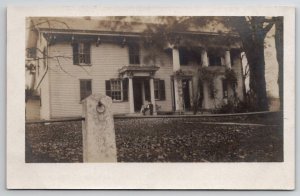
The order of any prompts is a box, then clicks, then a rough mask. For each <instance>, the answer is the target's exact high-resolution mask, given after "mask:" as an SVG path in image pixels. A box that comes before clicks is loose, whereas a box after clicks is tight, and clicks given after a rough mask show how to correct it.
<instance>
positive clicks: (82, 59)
mask: <svg viewBox="0 0 300 196" xmlns="http://www.w3.org/2000/svg"><path fill="white" fill-rule="evenodd" d="M73 64H74V65H90V64H91V44H90V43H88V42H80V43H74V44H73Z"/></svg>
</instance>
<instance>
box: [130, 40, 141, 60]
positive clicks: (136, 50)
mask: <svg viewBox="0 0 300 196" xmlns="http://www.w3.org/2000/svg"><path fill="white" fill-rule="evenodd" d="M128 50H129V64H131V65H139V64H140V47H139V45H138V44H131V45H129V46H128Z"/></svg>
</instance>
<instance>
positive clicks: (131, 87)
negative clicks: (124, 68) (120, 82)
mask: <svg viewBox="0 0 300 196" xmlns="http://www.w3.org/2000/svg"><path fill="white" fill-rule="evenodd" d="M128 79H129V112H130V113H134V97H133V83H132V77H129V78H128Z"/></svg>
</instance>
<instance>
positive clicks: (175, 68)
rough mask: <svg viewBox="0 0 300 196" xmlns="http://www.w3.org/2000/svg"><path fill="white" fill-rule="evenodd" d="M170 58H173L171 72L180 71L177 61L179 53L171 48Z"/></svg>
mask: <svg viewBox="0 0 300 196" xmlns="http://www.w3.org/2000/svg"><path fill="white" fill-rule="evenodd" d="M172 56H173V71H174V72H175V71H178V70H180V60H179V51H178V49H176V48H172Z"/></svg>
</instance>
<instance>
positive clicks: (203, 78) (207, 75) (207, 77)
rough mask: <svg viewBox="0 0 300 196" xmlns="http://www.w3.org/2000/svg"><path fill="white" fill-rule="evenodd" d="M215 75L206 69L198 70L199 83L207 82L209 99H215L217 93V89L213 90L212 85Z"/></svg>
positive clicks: (213, 86)
mask: <svg viewBox="0 0 300 196" xmlns="http://www.w3.org/2000/svg"><path fill="white" fill-rule="evenodd" d="M216 76H217V73H216V72H214V71H210V70H208V69H206V68H200V69H199V70H198V77H199V80H200V82H202V83H203V82H207V84H208V88H209V90H210V93H209V94H210V97H211V98H212V99H213V98H215V95H216V93H217V89H216V88H215V85H214V79H215V78H216Z"/></svg>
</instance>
